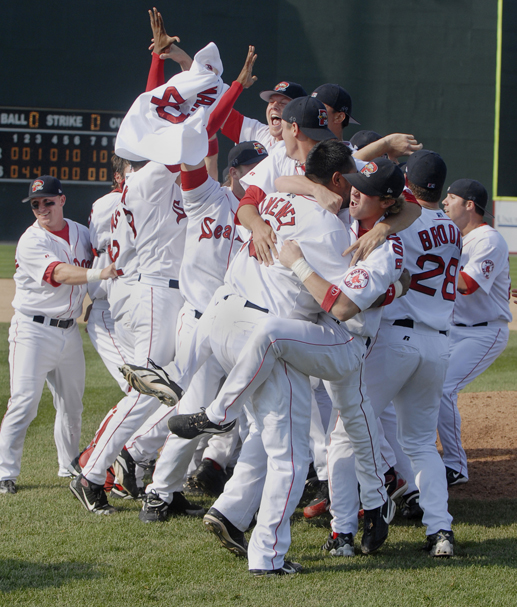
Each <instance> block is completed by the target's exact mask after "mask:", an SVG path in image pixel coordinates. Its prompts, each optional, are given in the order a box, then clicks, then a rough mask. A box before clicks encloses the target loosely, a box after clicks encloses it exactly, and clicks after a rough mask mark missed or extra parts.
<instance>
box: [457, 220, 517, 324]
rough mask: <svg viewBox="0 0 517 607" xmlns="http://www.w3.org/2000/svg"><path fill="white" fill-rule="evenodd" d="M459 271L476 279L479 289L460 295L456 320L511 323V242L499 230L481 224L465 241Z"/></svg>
mask: <svg viewBox="0 0 517 607" xmlns="http://www.w3.org/2000/svg"><path fill="white" fill-rule="evenodd" d="M461 265H462V267H461V268H460V270H461V271H462V272H465V273H466V274H468V276H470V278H472V279H474V280H475V281H476V282H477V284H478V285H479V288H478V289H476V291H474V293H470V294H469V295H467V296H463V295H460V294H458V297H457V298H456V303H455V305H454V311H453V318H452V320H453V322H454V323H462V324H466V325H475V324H477V323H480V322H493V321H501V322H502V323H507V322H511V320H512V315H511V313H510V305H509V302H508V300H509V293H510V265H509V259H508V245H507V244H506V241H505V240H504V238H503V237H502V236H501V234H499V232H498V231H497V230H494V228H492V227H490V226H489V225H482V226H479V227H478V228H476V229H475V230H472V231H471V232H469V233H468V234H467V235H466V236H465V239H464V241H463V252H462V254H461Z"/></svg>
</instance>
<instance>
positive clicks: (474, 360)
mask: <svg viewBox="0 0 517 607" xmlns="http://www.w3.org/2000/svg"><path fill="white" fill-rule="evenodd" d="M487 201H488V194H487V191H486V189H485V188H484V186H483V185H482V184H481V183H479V181H475V180H473V179H459V180H458V181H455V182H454V183H452V184H451V185H450V186H449V188H448V190H447V197H446V198H445V200H444V201H443V206H444V210H445V212H446V213H447V215H448V216H449V218H450V219H452V221H454V223H455V224H456V225H457V226H458V228H459V229H460V230H461V234H462V236H463V251H462V254H461V261H460V268H459V277H458V291H459V294H458V296H457V297H456V302H455V304H454V309H453V313H452V326H451V332H450V342H449V368H448V370H447V375H446V378H445V383H444V386H443V394H442V400H441V403H440V415H439V417H438V432H439V434H440V440H441V443H442V447H443V461H444V463H445V469H446V472H447V483H448V484H449V486H451V485H459V484H462V483H466V482H467V481H468V468H467V456H466V454H465V450H464V449H463V447H462V444H461V418H460V414H459V411H458V406H457V399H458V392H459V391H460V390H462V389H463V388H464V387H465V386H466V385H467V384H469V383H470V382H471V381H473V380H474V379H475V378H476V377H477V376H478V375H480V374H481V373H483V371H485V370H486V369H488V367H489V366H490V365H491V364H492V363H493V362H494V360H495V359H496V358H497V357H498V356H499V355H500V354H501V353H502V352H503V350H504V349H505V347H506V344H507V343H508V337H509V329H508V323H509V322H511V320H512V315H511V313H510V306H509V301H508V300H509V291H510V268H509V259H508V245H507V244H506V242H505V240H504V238H503V237H502V236H501V235H500V234H499V232H497V231H496V230H494V228H492V227H490V226H489V225H488V224H487V223H486V221H485V219H484V215H485V214H489V213H488V211H487V210H486V205H487Z"/></svg>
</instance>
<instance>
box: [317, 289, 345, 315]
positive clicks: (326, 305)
mask: <svg viewBox="0 0 517 607" xmlns="http://www.w3.org/2000/svg"><path fill="white" fill-rule="evenodd" d="M340 293H341V289H340V288H339V287H338V286H336V285H330V287H329V288H328V291H327V292H326V293H325V299H324V300H323V301H322V302H321V307H322V309H323V310H325V312H330V310H331V309H332V306H333V305H334V303H335V301H336V299H337V298H338V297H339V294H340Z"/></svg>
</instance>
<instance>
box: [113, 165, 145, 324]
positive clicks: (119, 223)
mask: <svg viewBox="0 0 517 607" xmlns="http://www.w3.org/2000/svg"><path fill="white" fill-rule="evenodd" d="M131 176H132V174H129V175H128V176H127V178H126V185H125V187H124V192H123V193H122V198H121V201H120V202H119V204H118V205H117V206H116V207H115V210H114V211H113V215H112V216H111V224H110V231H111V240H110V244H109V247H108V252H109V256H110V260H111V261H112V262H115V264H116V265H115V267H116V268H117V274H118V275H119V276H118V278H117V279H116V280H113V281H110V284H109V285H108V289H107V291H108V302H109V304H110V311H111V317H112V318H113V320H115V321H119V320H121V319H122V316H124V314H125V313H126V312H128V311H129V300H130V296H131V292H132V288H133V286H134V285H135V283H136V282H137V280H138V274H137V269H138V257H137V255H136V248H135V238H136V227H135V219H134V217H133V213H132V212H131V211H130V210H129V209H128V208H127V206H126V204H125V200H126V193H127V184H128V182H129V181H130V180H131Z"/></svg>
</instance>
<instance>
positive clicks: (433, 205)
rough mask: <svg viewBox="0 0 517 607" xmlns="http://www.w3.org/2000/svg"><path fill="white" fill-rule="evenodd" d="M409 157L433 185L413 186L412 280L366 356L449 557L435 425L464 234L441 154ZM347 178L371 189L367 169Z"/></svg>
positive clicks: (436, 543)
mask: <svg viewBox="0 0 517 607" xmlns="http://www.w3.org/2000/svg"><path fill="white" fill-rule="evenodd" d="M409 161H410V164H409V166H408V181H409V182H411V174H412V172H413V170H414V171H415V172H416V173H418V172H421V173H426V174H427V179H426V181H425V185H426V187H425V188H421V189H420V190H417V191H416V192H414V193H415V195H416V198H417V199H418V200H419V201H421V204H422V215H421V216H420V217H419V219H417V221H415V223H414V224H412V225H411V226H410V227H409V228H407V229H406V230H404V231H403V232H401V233H400V234H399V236H400V238H401V239H402V242H403V245H404V251H405V267H406V268H407V269H408V270H409V272H410V274H411V276H412V278H411V286H410V289H409V291H408V293H407V295H406V296H405V297H404V298H401V299H399V300H397V301H395V302H393V304H392V305H390V306H386V307H385V308H384V310H383V319H382V321H381V326H380V330H379V333H378V335H377V339H376V342H375V344H374V345H373V347H372V350H371V351H370V353H369V355H368V357H367V360H366V385H367V386H368V394H369V396H370V399H371V402H372V406H373V409H374V411H375V412H376V414H377V415H380V413H381V412H382V411H383V410H384V409H385V408H386V407H387V406H388V404H389V403H390V401H393V404H394V406H395V410H396V413H397V423H398V439H399V442H400V444H401V447H402V450H403V451H404V453H405V454H406V455H407V456H408V457H409V459H410V460H411V466H412V469H413V473H414V476H415V480H416V485H417V487H418V489H419V491H420V506H421V508H422V510H423V512H424V515H423V519H422V522H423V524H424V525H425V526H426V527H427V545H426V547H427V549H428V550H429V553H430V555H431V556H436V557H443V556H451V555H452V554H453V553H454V535H453V532H452V530H451V524H452V517H451V515H450V514H449V512H448V508H447V499H448V496H447V482H446V478H445V467H444V464H443V462H442V459H441V458H440V456H439V454H438V451H437V448H436V426H437V422H438V411H439V406H440V398H441V393H442V387H443V382H444V379H445V373H446V371H447V365H448V339H447V332H448V329H449V326H450V325H449V323H450V320H449V319H450V316H451V313H452V308H453V305H454V300H455V298H456V282H457V270H458V266H459V259H460V254H461V247H462V239H461V233H460V231H459V229H458V228H457V227H456V226H455V225H454V223H453V222H452V221H451V220H449V219H448V218H447V216H446V215H445V214H444V213H443V211H441V210H440V208H439V200H440V191H441V184H443V181H444V180H445V171H446V167H445V163H444V162H443V160H442V159H441V157H440V156H439V155H438V154H436V153H434V152H430V151H428V150H421V151H419V152H416V153H415V154H413V155H412V156H410V158H409ZM348 179H349V180H350V181H351V183H352V185H354V184H355V183H357V187H358V188H361V189H363V190H365V192H366V194H368V195H369V194H370V192H369V190H368V178H367V177H366V176H365V175H360V174H358V176H357V177H356V176H353V175H351V176H348ZM410 187H411V186H410ZM353 199H354V190H353V191H352V200H353Z"/></svg>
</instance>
